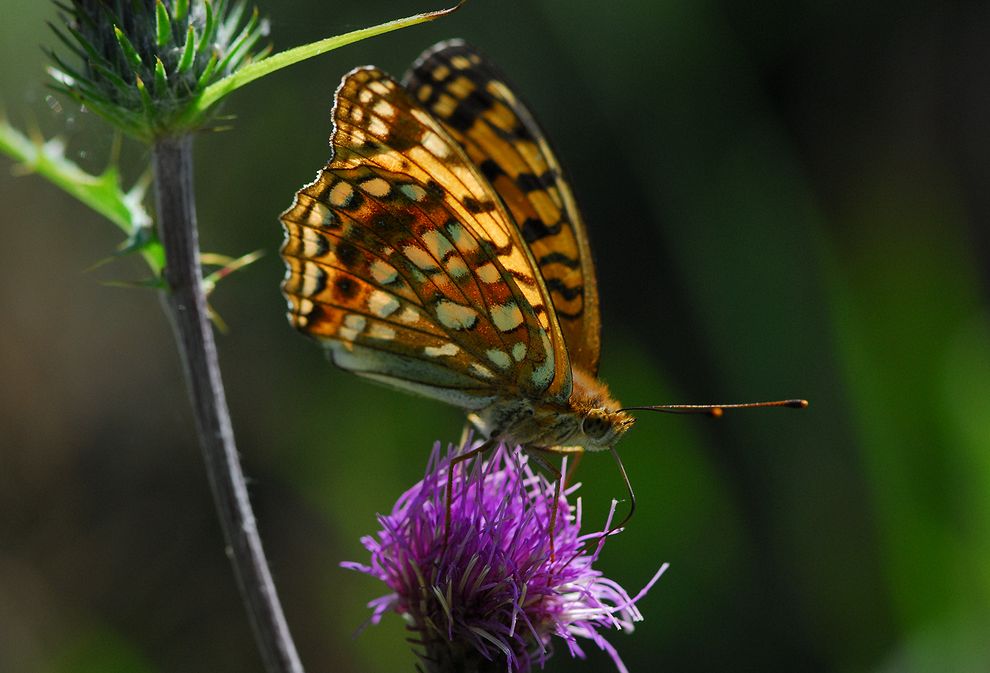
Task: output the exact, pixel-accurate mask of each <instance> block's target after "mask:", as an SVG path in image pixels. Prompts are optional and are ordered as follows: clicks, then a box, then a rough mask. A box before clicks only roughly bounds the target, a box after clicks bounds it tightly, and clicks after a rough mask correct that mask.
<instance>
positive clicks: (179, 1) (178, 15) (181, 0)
mask: <svg viewBox="0 0 990 673" xmlns="http://www.w3.org/2000/svg"><path fill="white" fill-rule="evenodd" d="M188 12H189V0H175V6H174V7H173V8H172V15H173V16H174V17H175V20H176V21H177V22H179V23H182V22H183V21H185V19H186V14H187V13H188Z"/></svg>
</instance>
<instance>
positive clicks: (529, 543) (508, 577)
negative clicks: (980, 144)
mask: <svg viewBox="0 0 990 673" xmlns="http://www.w3.org/2000/svg"><path fill="white" fill-rule="evenodd" d="M452 451H453V450H451V451H448V453H447V454H446V455H441V452H440V447H439V444H438V445H437V446H436V447H435V448H434V450H433V453H432V455H431V458H430V463H429V467H428V469H427V472H426V475H425V476H424V478H423V480H422V481H420V482H419V483H418V484H416V485H415V486H413V488H411V489H410V490H409V491H407V492H406V493H404V494H403V495H402V496H401V497H400V498H399V500H398V502H396V504H395V506H394V508H393V509H392V512H391V514H387V515H380V516H379V523H380V524H381V527H382V529H381V530H380V531H379V532H378V533H377V535H376V536H374V537H372V536H368V537H365V538H363V539H362V542H363V544H364V546H365V547H366V548H367V549H368V551H370V552H371V562H370V564H368V565H363V564H359V563H344V564H342V565H343V566H344V567H346V568H351V569H354V570H358V571H360V572H364V573H366V574H368V575H372V576H374V577H377V578H379V579H380V580H382V581H383V582H385V584H386V585H388V587H389V589H390V590H391V593H389V594H387V595H385V596H382V597H381V598H378V599H376V600H374V601H372V602H371V603H369V607H371V608H372V609H373V613H372V617H371V622H372V623H378V621H379V620H380V619H381V618H382V616H383V615H384V614H385V613H387V612H391V611H394V612H397V613H399V614H400V615H402V616H403V617H404V618H405V619H406V620H407V622H408V623H409V627H410V628H411V629H412V630H413V632H414V633H415V636H414V638H413V641H414V642H415V643H417V644H418V651H417V654H418V655H419V657H420V659H421V661H422V663H423V667H424V668H425V670H426V671H429V672H430V673H440V672H442V671H478V672H481V671H506V670H508V671H509V672H510V673H525V672H526V671H529V670H530V669H531V668H532V666H533V664H539V665H540V666H542V665H543V663H544V662H545V661H546V660H547V658H548V657H549V656H550V655H551V653H552V644H553V643H552V637H553V636H557V637H558V638H560V639H562V640H563V641H564V642H565V643H566V645H567V648H568V650H569V651H570V653H571V655H572V656H578V657H583V656H584V654H583V651H582V650H581V646H580V644H579V641H578V638H585V639H588V640H590V641H591V642H592V643H594V644H595V645H596V646H597V647H599V648H600V649H602V650H605V651H606V652H608V653H609V655H610V656H611V657H612V659H613V661H614V662H615V664H616V666H617V668H618V669H619V670H620V671H622V672H624V671H625V670H626V669H625V667H624V666H623V664H622V661H621V659H620V658H619V656H618V653H617V652H616V651H615V649H614V648H613V647H612V646H611V645H610V644H609V643H608V641H606V640H605V639H604V638H603V637H602V635H601V634H600V633H599V630H600V629H618V630H623V631H632V629H633V623H634V622H636V621H639V620H641V619H642V615H641V614H640V613H639V610H638V609H637V608H636V605H635V604H636V601H637V600H639V598H640V597H641V596H642V595H644V594H645V593H646V591H647V590H648V589H649V588H650V587H651V586H652V585H653V583H654V582H656V580H657V579H659V577H660V574H661V573H662V572H663V571H664V570H665V569H666V564H665V565H664V566H663V567H661V568H660V570H659V571H658V572H657V574H656V575H655V576H654V577H653V579H652V580H651V581H650V582H649V583H648V584H647V586H646V587H645V588H644V589H643V590H642V592H640V594H639V595H637V596H636V597H634V598H630V596H629V595H628V594H627V593H626V592H625V590H623V589H622V587H620V586H619V585H618V584H617V583H615V582H614V581H612V580H610V579H608V578H606V577H604V576H603V575H602V573H601V572H600V571H599V570H596V569H595V568H594V567H593V565H594V563H595V562H596V561H597V559H598V556H599V553H600V552H601V548H602V544H603V543H604V540H605V539H606V537H605V536H604V535H603V534H602V533H599V532H596V533H592V534H585V535H582V534H581V533H580V530H579V529H580V526H581V507H580V500H578V501H577V504H576V505H575V506H573V507H572V506H571V505H569V504H568V496H569V495H572V494H573V491H574V488H571V489H568V493H565V494H562V495H561V497H560V500H559V502H558V509H557V516H556V523H555V527H554V531H553V540H552V542H551V538H550V530H549V528H550V526H549V521H550V516H551V509H552V502H553V494H554V486H553V484H551V483H549V482H548V481H547V480H546V479H545V478H544V477H542V476H539V475H537V474H535V473H534V472H533V470H532V469H531V468H530V467H529V466H528V464H527V463H526V457H525V455H524V454H523V453H522V452H521V451H509V450H507V449H506V448H505V447H499V448H498V449H497V450H496V451H495V453H494V454H492V455H491V456H490V457H489V458H488V459H487V460H483V459H482V458H480V457H479V458H475V459H474V460H472V461H468V462H465V463H462V464H461V465H459V466H458V467H457V469H456V470H455V474H454V478H453V483H452V488H453V489H454V490H453V493H454V497H453V500H452V506H451V515H450V531H449V533H448V534H447V535H445V534H444V520H445V516H446V515H445V509H446V499H447V495H446V494H447V483H446V482H447V471H448V465H449V461H450V459H451V457H452ZM462 468H463V469H462ZM613 510H614V505H613ZM606 530H607V529H606ZM445 538H446V540H445ZM551 550H552V551H551Z"/></svg>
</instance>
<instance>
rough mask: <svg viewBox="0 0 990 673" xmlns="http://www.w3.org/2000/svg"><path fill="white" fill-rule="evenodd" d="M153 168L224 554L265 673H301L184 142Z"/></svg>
mask: <svg viewBox="0 0 990 673" xmlns="http://www.w3.org/2000/svg"><path fill="white" fill-rule="evenodd" d="M153 162H154V170H155V197H156V198H155V200H156V206H157V210H158V230H159V236H160V238H161V241H162V244H163V245H164V247H165V260H166V262H165V269H164V272H163V276H164V280H165V283H166V287H167V289H166V292H165V294H163V296H162V298H163V302H164V304H165V309H166V312H167V313H168V314H169V317H170V318H171V321H172V327H173V329H174V331H175V337H176V341H177V343H178V346H179V355H180V357H181V359H182V365H183V369H184V371H185V375H186V384H187V386H188V391H189V397H190V399H191V401H192V405H193V412H194V415H195V418H196V429H197V431H198V433H199V443H200V448H201V449H202V451H203V457H204V459H205V461H206V472H207V475H208V477H209V480H210V487H211V489H212V491H213V498H214V502H215V504H216V508H217V514H218V516H219V518H220V524H221V527H222V528H223V534H224V538H225V540H226V543H227V550H228V555H229V557H230V560H231V563H232V564H233V566H234V572H235V575H236V576H237V581H238V584H239V586H240V590H241V595H242V597H243V598H244V602H245V604H246V607H247V610H248V615H249V617H250V619H251V625H252V627H253V628H254V634H255V638H256V640H257V642H258V646H259V648H260V650H261V654H262V658H263V660H264V664H265V670H266V671H268V673H303V667H302V664H301V663H300V661H299V655H298V654H297V653H296V649H295V645H294V643H293V641H292V636H291V634H290V633H289V627H288V625H287V623H286V621H285V615H284V614H283V612H282V606H281V604H280V603H279V600H278V595H277V594H276V592H275V584H274V582H273V581H272V577H271V573H270V572H269V570H268V563H267V561H266V559H265V553H264V550H263V549H262V546H261V539H260V537H259V536H258V529H257V525H256V523H255V518H254V513H253V512H252V511H251V503H250V500H249V498H248V492H247V485H246V483H245V479H244V473H243V471H242V470H241V466H240V461H239V458H238V454H237V447H236V445H235V444H234V432H233V428H232V426H231V422H230V412H229V411H228V409H227V400H226V396H225V394H224V389H223V382H222V381H221V378H220V365H219V363H218V361H217V349H216V344H215V343H214V340H213V331H212V328H211V326H210V321H209V319H208V317H207V308H206V297H205V295H204V293H203V283H202V282H201V281H202V279H201V277H200V274H201V271H200V268H201V266H200V253H199V240H198V239H199V234H198V231H197V227H196V207H195V200H194V195H193V164H192V136H190V135H183V136H179V137H169V138H162V139H160V140H158V141H157V142H156V144H155V146H154V151H153Z"/></svg>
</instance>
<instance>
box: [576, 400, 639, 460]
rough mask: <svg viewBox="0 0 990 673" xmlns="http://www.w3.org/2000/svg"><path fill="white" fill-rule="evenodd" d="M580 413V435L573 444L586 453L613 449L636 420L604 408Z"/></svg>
mask: <svg viewBox="0 0 990 673" xmlns="http://www.w3.org/2000/svg"><path fill="white" fill-rule="evenodd" d="M616 406H618V405H616ZM579 413H580V414H581V425H580V430H579V433H580V434H579V435H578V436H577V437H575V439H576V440H577V441H574V442H573V443H574V444H577V445H580V446H582V447H584V449H585V450H586V451H604V450H606V449H610V448H612V446H614V445H615V443H616V442H617V441H619V438H620V437H622V435H624V434H625V433H626V430H628V429H629V428H630V427H632V424H633V422H635V420H636V419H634V418H633V417H632V416H630V415H629V414H627V413H626V412H624V411H613V410H612V409H609V408H607V407H604V406H599V407H592V408H588V409H584V410H580V411H579Z"/></svg>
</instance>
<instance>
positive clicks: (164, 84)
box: [155, 56, 168, 96]
mask: <svg viewBox="0 0 990 673" xmlns="http://www.w3.org/2000/svg"><path fill="white" fill-rule="evenodd" d="M167 92H168V75H167V74H166V73H165V64H164V63H162V60H161V59H160V58H158V57H157V56H155V94H156V95H158V96H164V95H165V94H166V93H167Z"/></svg>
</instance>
